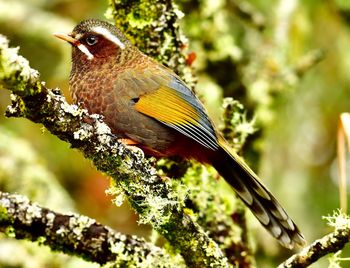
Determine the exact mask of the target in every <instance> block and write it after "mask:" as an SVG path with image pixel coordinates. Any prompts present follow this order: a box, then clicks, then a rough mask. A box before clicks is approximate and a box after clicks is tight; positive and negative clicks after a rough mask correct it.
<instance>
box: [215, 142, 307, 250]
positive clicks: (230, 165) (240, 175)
mask: <svg viewBox="0 0 350 268" xmlns="http://www.w3.org/2000/svg"><path fill="white" fill-rule="evenodd" d="M213 158H214V159H212V160H211V164H212V165H213V166H214V168H215V169H216V170H217V171H218V172H219V173H220V175H221V176H223V177H224V178H225V180H226V181H227V182H228V183H229V184H230V185H231V186H232V187H233V189H234V190H235V191H236V193H237V194H238V196H239V197H240V198H241V199H242V201H243V202H244V203H245V204H246V205H247V206H248V207H249V209H250V210H251V211H252V212H253V214H254V215H255V217H256V218H257V219H258V220H259V221H260V223H261V224H262V225H263V226H264V227H265V228H266V229H267V230H268V231H269V232H270V233H271V235H272V236H273V237H275V238H276V239H277V240H278V241H279V242H280V243H281V244H282V245H283V246H284V247H287V248H290V249H291V248H294V247H295V246H296V245H300V246H302V245H304V244H305V239H304V236H303V235H302V234H301V232H300V231H299V229H298V227H297V226H296V224H295V223H294V222H293V220H292V219H291V218H290V217H289V216H288V214H287V213H286V211H285V210H284V209H283V208H282V206H281V205H280V204H279V203H278V201H277V200H276V198H275V197H274V196H273V195H272V194H271V193H270V191H269V190H268V189H267V188H266V187H265V186H264V185H263V184H262V183H261V182H260V181H259V179H258V176H257V175H256V174H255V173H254V172H253V171H252V170H251V169H250V168H249V167H248V166H247V164H245V162H244V161H243V160H242V159H241V158H240V157H239V156H238V155H237V154H236V153H235V152H233V151H231V149H230V148H229V146H228V145H226V142H225V141H222V142H220V148H219V151H218V153H217V154H215V156H214V157H213Z"/></svg>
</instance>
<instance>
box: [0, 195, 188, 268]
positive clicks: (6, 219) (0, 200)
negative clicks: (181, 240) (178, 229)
mask: <svg viewBox="0 0 350 268" xmlns="http://www.w3.org/2000/svg"><path fill="white" fill-rule="evenodd" d="M0 231H2V232H5V233H7V234H8V235H10V236H14V237H16V238H17V239H27V240H31V241H36V242H39V243H40V244H44V245H47V246H49V247H50V248H51V249H54V250H59V251H61V252H64V253H67V254H70V255H75V256H79V257H81V258H84V259H87V260H89V261H93V262H97V263H99V264H101V265H103V264H106V263H107V262H113V264H114V265H120V266H123V265H126V264H127V265H134V266H135V267H145V262H146V263H151V264H152V265H154V266H157V267H178V265H180V264H179V263H177V264H175V263H174V260H172V257H171V256H170V255H168V254H167V253H166V252H165V251H164V250H162V249H160V248H158V247H156V246H154V245H152V244H150V243H147V242H146V241H144V240H143V239H140V238H137V237H135V236H130V235H124V234H120V233H118V232H115V231H113V230H112V229H111V228H108V227H105V226H103V225H101V224H99V223H97V222H96V221H95V220H93V219H91V218H88V217H86V216H81V215H77V214H60V213H56V212H54V211H52V210H49V209H46V208H42V207H40V206H39V205H36V204H32V203H31V202H30V201H29V200H28V199H27V198H26V197H24V196H22V195H16V194H8V193H3V192H0ZM154 266H153V267H154ZM180 267H181V265H180Z"/></svg>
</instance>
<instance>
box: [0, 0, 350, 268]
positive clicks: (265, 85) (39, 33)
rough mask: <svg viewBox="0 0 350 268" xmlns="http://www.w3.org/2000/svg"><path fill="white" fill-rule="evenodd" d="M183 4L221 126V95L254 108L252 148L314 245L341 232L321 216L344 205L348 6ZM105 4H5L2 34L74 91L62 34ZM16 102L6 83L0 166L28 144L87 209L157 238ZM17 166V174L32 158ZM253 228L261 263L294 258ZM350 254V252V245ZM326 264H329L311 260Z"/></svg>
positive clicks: (53, 81)
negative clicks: (20, 112) (10, 114)
mask: <svg viewBox="0 0 350 268" xmlns="http://www.w3.org/2000/svg"><path fill="white" fill-rule="evenodd" d="M176 3H177V4H178V5H179V7H180V9H181V10H182V11H183V12H184V14H185V16H184V18H183V19H182V21H181V27H182V30H183V31H184V33H185V35H186V36H187V37H188V39H189V47H188V51H189V53H190V52H194V53H195V54H196V59H195V60H194V62H193V66H194V68H195V71H196V74H197V77H198V84H197V87H196V90H197V92H198V94H199V95H200V96H201V97H202V99H203V100H204V102H205V104H206V106H207V108H208V110H209V112H210V114H211V115H212V117H213V119H214V121H216V122H217V123H218V124H219V125H220V115H221V113H222V110H221V106H222V98H223V97H233V98H235V99H238V100H239V101H240V102H242V103H243V104H244V105H245V107H246V109H247V114H248V117H249V118H252V117H255V118H256V122H257V123H256V127H257V128H258V131H257V132H256V134H254V135H253V136H252V137H251V138H250V139H249V140H248V142H247V144H246V146H245V147H244V148H243V154H244V155H245V157H246V158H247V159H248V161H249V163H250V164H251V165H253V166H254V167H255V169H257V170H259V174H260V175H261V177H262V178H264V181H265V183H266V184H267V185H268V187H269V189H270V190H271V191H272V192H273V193H275V195H276V196H277V197H278V199H279V200H280V201H281V203H282V204H283V205H284V207H285V208H286V210H287V211H288V212H289V214H290V215H291V216H292V217H293V218H294V220H295V221H296V222H297V223H298V225H299V227H300V228H301V230H302V231H303V233H304V234H305V236H306V238H307V240H308V241H313V240H314V239H316V238H319V237H321V236H323V235H325V234H326V233H327V232H329V231H331V229H329V228H327V226H326V223H325V221H324V220H322V216H323V215H328V214H332V211H333V210H335V209H336V208H338V207H339V194H338V174H337V159H336V133H337V127H338V120H339V115H340V113H342V112H349V111H350V86H349V82H350V2H349V1H345V0H337V1H336V0H326V1H316V0H309V1H297V0H280V1H277V0H276V1H272V0H269V1H262V0H255V1H246V2H245V1H234V0H216V1H213V0H193V1H190V0H188V1H186V0H178V1H176ZM107 6H108V2H107V1H106V0H98V1H93V0H86V1H83V0H74V1H73V0H52V1H48V0H22V1H21V0H18V1H12V0H7V1H6V0H0V33H2V34H5V35H6V36H8V38H9V39H10V40H11V45H12V46H19V47H20V54H22V55H23V56H24V57H26V58H27V59H28V60H29V61H30V64H31V66H32V67H33V68H35V69H37V70H39V72H40V73H41V78H42V80H44V81H46V82H47V85H48V87H60V88H61V89H62V91H63V92H64V95H65V96H66V97H67V98H69V97H68V96H69V91H68V77H69V71H70V47H69V46H68V45H67V44H64V43H63V42H61V41H59V40H56V39H55V38H53V37H52V33H53V32H57V31H61V32H62V31H63V32H69V31H70V30H71V29H72V28H73V27H74V25H75V24H76V23H77V22H79V21H80V20H82V19H86V18H92V17H94V18H100V19H104V13H105V12H106V9H107ZM321 55H322V60H321V61H320V62H319V63H316V61H317V59H318V58H319V57H321ZM315 59H316V60H315ZM314 63H315V64H314ZM9 101H10V98H9V93H6V92H2V91H0V114H1V115H0V131H1V133H2V134H1V135H3V134H4V133H6V135H7V136H6V137H4V136H2V137H0V149H1V148H2V149H1V150H2V151H0V163H1V161H5V160H6V161H7V162H6V161H5V162H3V163H9V162H11V159H10V160H9V158H10V157H12V156H11V154H10V153H8V152H7V153H5V149H4V148H5V147H6V145H8V146H9V145H11V143H10V142H9V140H10V139H12V137H16V139H19V140H21V142H23V140H24V143H28V144H29V145H28V146H31V147H32V148H31V149H29V150H32V151H33V152H35V155H36V157H35V160H34V161H35V162H36V163H37V164H38V165H41V166H44V167H45V168H46V169H47V170H48V171H49V172H51V173H52V174H53V176H54V177H56V178H57V180H58V181H59V182H60V184H61V185H62V186H63V187H64V189H66V191H67V192H68V193H69V195H70V197H71V199H72V200H74V206H75V208H76V210H77V211H79V212H80V213H82V214H85V215H87V216H90V217H93V218H95V219H97V220H98V221H100V222H101V223H103V224H107V225H110V226H111V227H113V228H115V229H116V230H118V231H121V232H124V233H131V234H137V235H142V236H146V237H147V236H148V235H149V234H150V231H149V229H148V227H147V226H138V225H137V216H136V215H135V214H134V213H133V212H132V211H131V210H130V209H129V207H128V205H127V204H124V205H123V206H122V207H119V208H117V207H115V206H114V205H112V204H111V202H110V200H109V199H110V198H109V197H108V196H106V194H105V190H106V188H107V186H108V183H109V182H108V179H106V178H105V177H104V176H103V175H102V174H100V173H99V172H97V171H96V170H95V169H94V167H93V166H92V164H91V163H90V162H89V161H87V160H85V159H84V158H83V157H82V156H81V154H80V153H79V152H77V151H75V150H71V149H70V148H69V146H68V145H67V144H66V143H64V142H61V141H60V140H58V138H56V137H54V136H52V135H51V134H50V133H48V132H47V131H45V130H44V129H43V128H42V126H40V125H35V124H33V123H31V122H29V121H28V120H25V119H8V118H5V116H4V115H3V114H4V111H5V109H6V105H8V104H9ZM18 142H19V141H18ZM18 142H17V144H18ZM20 144H22V143H20ZM22 146H27V145H21V146H19V148H18V147H16V146H9V148H8V149H7V150H9V151H11V148H12V149H14V148H16V150H19V151H21V150H22V149H21V148H23V147H22ZM24 152H27V150H24ZM4 159H5V160H4ZM17 165H18V166H16V167H17V168H18V170H19V169H21V168H22V166H23V163H22V162H18V163H17ZM0 167H2V168H3V169H4V170H2V169H1V168H0V189H2V190H6V189H8V188H6V187H7V186H6V185H5V183H4V182H2V181H1V178H2V177H4V174H6V175H7V176H8V174H7V173H6V172H8V170H6V169H7V168H8V165H0ZM30 172H34V173H35V172H36V171H35V170H31V171H30ZM1 173H2V176H1ZM14 173H16V168H15V169H14ZM17 175H18V174H17ZM18 179H23V178H18ZM11 190H13V191H18V190H16V189H11ZM251 224H252V225H253V226H254V228H255V229H254V231H255V232H256V233H255V234H254V236H257V237H258V238H257V240H258V242H259V244H258V247H257V249H258V250H257V262H258V267H273V266H275V265H276V264H278V263H279V262H280V261H282V260H284V259H285V258H286V257H287V256H288V255H290V254H291V253H290V252H289V251H287V250H283V249H281V248H280V247H279V246H278V245H277V244H276V242H275V241H273V239H272V238H270V237H269V236H268V235H267V233H266V232H265V231H263V230H262V228H261V227H260V226H259V224H258V223H257V222H256V221H255V220H252V221H251ZM343 256H344V257H346V256H348V254H347V252H346V251H345V252H344V254H343ZM327 266H328V263H327V261H326V260H323V261H322V262H319V263H317V264H315V265H314V266H312V267H327ZM0 267H2V266H1V255H0ZM16 267H17V266H16ZM344 267H346V263H344Z"/></svg>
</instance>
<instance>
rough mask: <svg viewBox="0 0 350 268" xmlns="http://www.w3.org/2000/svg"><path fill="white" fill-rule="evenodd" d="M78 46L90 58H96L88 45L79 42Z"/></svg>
mask: <svg viewBox="0 0 350 268" xmlns="http://www.w3.org/2000/svg"><path fill="white" fill-rule="evenodd" d="M77 47H78V48H79V50H80V51H81V52H83V53H84V54H85V55H86V56H87V58H88V60H92V59H93V58H94V55H92V54H91V52H90V51H89V50H88V49H87V47H86V46H84V45H83V44H79V45H78V46H77Z"/></svg>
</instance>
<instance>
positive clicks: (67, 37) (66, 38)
mask: <svg viewBox="0 0 350 268" xmlns="http://www.w3.org/2000/svg"><path fill="white" fill-rule="evenodd" d="M53 36H55V37H57V38H59V39H62V40H64V41H66V42H68V43H71V44H72V45H74V46H78V45H79V41H78V40H76V39H74V38H73V37H71V36H70V35H69V34H66V33H53Z"/></svg>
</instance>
